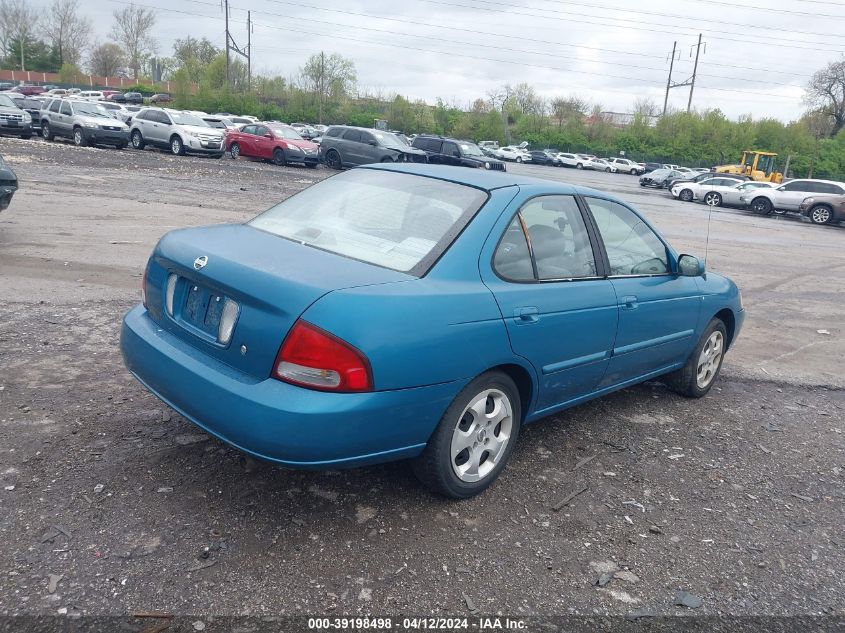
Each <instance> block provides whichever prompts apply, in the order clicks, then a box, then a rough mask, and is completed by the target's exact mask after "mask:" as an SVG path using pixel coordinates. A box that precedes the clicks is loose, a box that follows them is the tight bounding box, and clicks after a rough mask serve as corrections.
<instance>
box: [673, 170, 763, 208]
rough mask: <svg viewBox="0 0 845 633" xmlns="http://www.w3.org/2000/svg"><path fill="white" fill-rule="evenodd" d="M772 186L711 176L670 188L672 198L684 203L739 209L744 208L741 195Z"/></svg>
mask: <svg viewBox="0 0 845 633" xmlns="http://www.w3.org/2000/svg"><path fill="white" fill-rule="evenodd" d="M774 186H775V184H774V183H771V182H756V181H753V180H749V181H748V182H740V181H737V180H734V179H733V178H722V177H721V176H718V175H717V176H713V174H711V177H710V178H707V179H705V180H702V181H701V182H682V183H679V184H676V185H674V186H673V187H672V189H671V192H672V195H673V196H675V197H676V198H678V199H679V200H683V201H684V202H691V201H693V200H701V201H702V202H704V204H709V205H710V206H712V207H721V206H726V207H739V206H745V204H744V203H743V202H742V200H741V199H740V198H741V197H742V196H743V195H745V194H748V193H751V192H753V190H755V189H764V188H767V187H774Z"/></svg>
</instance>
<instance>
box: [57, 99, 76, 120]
mask: <svg viewBox="0 0 845 633" xmlns="http://www.w3.org/2000/svg"><path fill="white" fill-rule="evenodd" d="M59 112H61V113H62V114H64V115H67V116H72V115H73V111H72V110H71V109H70V104H69V103H68V102H67V101H63V102H62V109H61V110H60V111H59Z"/></svg>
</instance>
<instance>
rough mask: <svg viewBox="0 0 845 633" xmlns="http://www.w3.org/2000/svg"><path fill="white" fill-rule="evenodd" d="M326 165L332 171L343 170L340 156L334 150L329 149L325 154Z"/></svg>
mask: <svg viewBox="0 0 845 633" xmlns="http://www.w3.org/2000/svg"><path fill="white" fill-rule="evenodd" d="M326 165H328V166H329V167H331V168H332V169H343V161H342V160H341V159H340V154H339V153H338V151H337V150H335V149H330V150H329V151H328V152H326Z"/></svg>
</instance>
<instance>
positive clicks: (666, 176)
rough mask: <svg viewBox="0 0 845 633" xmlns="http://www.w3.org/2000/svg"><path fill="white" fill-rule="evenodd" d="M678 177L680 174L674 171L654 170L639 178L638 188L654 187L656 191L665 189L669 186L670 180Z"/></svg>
mask: <svg viewBox="0 0 845 633" xmlns="http://www.w3.org/2000/svg"><path fill="white" fill-rule="evenodd" d="M678 176H680V172H677V171H675V170H674V169H665V168H663V167H661V168H660V169H655V170H654V171H649V172H646V173H645V174H643V175H642V176H640V187H656V188H658V189H665V188H666V187H668V185H669V181H670V180H671V179H672V178H677V177H678Z"/></svg>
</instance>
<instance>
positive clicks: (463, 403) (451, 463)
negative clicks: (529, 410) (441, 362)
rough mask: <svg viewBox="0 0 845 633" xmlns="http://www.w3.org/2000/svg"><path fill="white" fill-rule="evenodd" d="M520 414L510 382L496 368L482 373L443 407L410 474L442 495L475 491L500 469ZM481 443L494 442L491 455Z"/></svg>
mask: <svg viewBox="0 0 845 633" xmlns="http://www.w3.org/2000/svg"><path fill="white" fill-rule="evenodd" d="M479 408H480V409H481V410H482V412H481V413H479V412H478V409H479ZM521 418H522V408H521V404H520V399H519V390H518V389H517V388H516V385H515V384H514V382H513V380H511V378H510V377H509V376H508V375H507V374H505V373H503V372H500V371H490V372H486V373H484V374H481V375H480V376H478V377H477V378H475V379H474V380H472V381H471V382H470V383H469V384H468V385H467V386H466V387H464V388H463V389H462V390H461V392H460V393H459V394H458V395H457V396H456V397H455V399H454V400H453V401H452V404H450V405H449V407H448V408H447V409H446V412H445V413H444V414H443V417H442V418H441V419H440V423H439V424H438V425H437V428H436V429H435V431H434V433H433V434H432V436H431V438H429V440H428V444H426V447H425V449H424V450H423V452H422V453H421V454H420V456H419V457H417V458H416V459H415V460H414V461H413V462H412V468H413V471H414V474H415V475H416V476H417V478H418V479H419V480H420V481H421V482H422V483H423V485H425V486H426V487H427V488H428V489H429V490H431V491H432V492H435V493H437V494H440V495H443V496H445V497H451V498H453V499H466V498H468V497H472V496H475V495H477V494H479V493H480V492H482V491H484V490H485V489H486V488H487V487H488V486H489V485H490V484H492V483H493V481H495V479H496V478H497V477H498V476H499V474H500V473H501V471H502V469H503V468H504V467H505V463H506V462H507V460H508V458H509V457H510V455H511V453H512V452H513V448H514V445H515V444H516V441H517V439H518V437H519V430H520V426H521ZM485 446H488V447H494V446H495V447H496V450H497V454H496V456H495V457H494V456H493V454H492V451H490V450H488V449H485V448H484V447H485ZM462 447H463V448H462ZM456 451H457V452H456ZM453 453H454V454H453ZM491 460H495V461H491Z"/></svg>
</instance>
